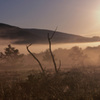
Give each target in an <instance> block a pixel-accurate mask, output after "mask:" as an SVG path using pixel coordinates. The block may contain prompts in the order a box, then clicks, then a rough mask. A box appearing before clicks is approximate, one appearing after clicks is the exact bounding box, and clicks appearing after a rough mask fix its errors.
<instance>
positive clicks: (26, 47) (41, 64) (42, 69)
mask: <svg viewBox="0 0 100 100" xmlns="http://www.w3.org/2000/svg"><path fill="white" fill-rule="evenodd" d="M31 45H32V43H31V44H29V45H28V46H26V48H27V51H28V52H29V53H30V54H31V55H32V57H33V58H34V59H35V60H36V61H37V62H38V64H39V66H40V68H41V70H42V72H43V73H45V72H44V69H43V67H42V64H41V63H40V61H39V60H38V59H37V57H36V56H35V55H34V54H33V53H32V52H31V51H30V50H29V47H30V46H31Z"/></svg>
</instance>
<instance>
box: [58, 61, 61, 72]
mask: <svg viewBox="0 0 100 100" xmlns="http://www.w3.org/2000/svg"><path fill="white" fill-rule="evenodd" d="M60 68H61V60H59V67H58V71H59V70H60Z"/></svg>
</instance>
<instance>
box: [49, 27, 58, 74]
mask: <svg viewBox="0 0 100 100" xmlns="http://www.w3.org/2000/svg"><path fill="white" fill-rule="evenodd" d="M56 30H57V28H56V29H55V31H54V32H53V34H52V35H51V37H50V34H49V33H48V42H49V51H50V54H51V58H52V61H53V64H54V68H55V72H56V73H58V69H57V65H56V62H55V58H54V55H53V53H52V49H51V39H52V38H53V36H54V34H55V33H56Z"/></svg>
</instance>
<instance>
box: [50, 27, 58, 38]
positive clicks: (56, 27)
mask: <svg viewBox="0 0 100 100" xmlns="http://www.w3.org/2000/svg"><path fill="white" fill-rule="evenodd" d="M57 28H58V26H57V27H56V29H55V31H54V32H53V34H52V35H51V37H50V35H49V39H50V40H51V39H52V38H53V36H54V34H55V33H56V31H57Z"/></svg>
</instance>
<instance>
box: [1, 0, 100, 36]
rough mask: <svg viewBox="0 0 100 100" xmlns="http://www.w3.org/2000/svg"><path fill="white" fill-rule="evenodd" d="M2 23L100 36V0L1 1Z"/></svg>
mask: <svg viewBox="0 0 100 100" xmlns="http://www.w3.org/2000/svg"><path fill="white" fill-rule="evenodd" d="M0 22H2V23H7V24H11V25H15V26H19V27H22V28H41V29H50V30H54V29H55V28H56V26H58V31H61V32H66V33H72V34H80V35H84V36H91V35H100V28H99V27H100V0H0Z"/></svg>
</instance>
